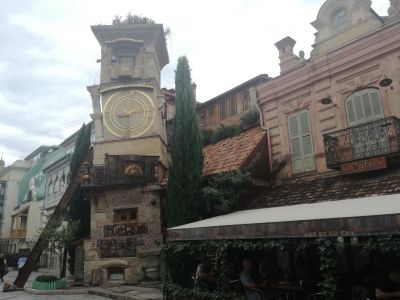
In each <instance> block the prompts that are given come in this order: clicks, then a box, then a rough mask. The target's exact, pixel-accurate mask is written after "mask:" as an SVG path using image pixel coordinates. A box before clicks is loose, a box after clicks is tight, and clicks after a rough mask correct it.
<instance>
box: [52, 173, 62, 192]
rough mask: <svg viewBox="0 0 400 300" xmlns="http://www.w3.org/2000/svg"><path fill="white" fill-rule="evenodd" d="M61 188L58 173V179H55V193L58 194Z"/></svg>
mask: <svg viewBox="0 0 400 300" xmlns="http://www.w3.org/2000/svg"><path fill="white" fill-rule="evenodd" d="M59 188H60V184H59V182H58V174H57V176H56V179H55V180H54V185H53V194H57V193H58V191H59Z"/></svg>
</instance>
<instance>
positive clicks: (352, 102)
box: [346, 89, 384, 127]
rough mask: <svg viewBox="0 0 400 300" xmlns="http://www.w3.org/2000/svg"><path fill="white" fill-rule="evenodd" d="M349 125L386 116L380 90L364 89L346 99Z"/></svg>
mask: <svg viewBox="0 0 400 300" xmlns="http://www.w3.org/2000/svg"><path fill="white" fill-rule="evenodd" d="M346 110H347V121H348V123H349V127H352V126H356V125H359V124H363V123H366V122H370V121H374V120H378V119H382V118H384V114H383V109H382V102H381V99H380V96H379V91H378V90H376V89H364V90H361V91H358V92H356V93H354V94H352V95H351V96H350V97H349V98H348V99H347V100H346Z"/></svg>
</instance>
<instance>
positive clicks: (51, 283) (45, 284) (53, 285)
mask: <svg viewBox="0 0 400 300" xmlns="http://www.w3.org/2000/svg"><path fill="white" fill-rule="evenodd" d="M66 286H67V283H66V281H65V280H64V279H58V278H57V277H56V276H53V275H40V276H38V277H36V279H35V280H34V281H33V282H32V288H33V289H36V290H41V291H49V290H57V289H63V288H65V287H66Z"/></svg>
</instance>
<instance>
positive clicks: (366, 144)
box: [324, 117, 400, 169]
mask: <svg viewBox="0 0 400 300" xmlns="http://www.w3.org/2000/svg"><path fill="white" fill-rule="evenodd" d="M324 146H325V156H326V164H327V166H328V168H331V169H338V168H339V167H340V164H342V163H345V162H351V161H356V160H361V159H367V158H372V157H377V156H389V155H392V154H400V120H399V119H397V118H395V117H388V118H385V119H381V120H377V121H373V122H369V123H365V124H361V125H358V126H354V127H349V128H346V129H343V130H339V131H334V132H330V133H327V134H324Z"/></svg>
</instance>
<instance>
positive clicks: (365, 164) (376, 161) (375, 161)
mask: <svg viewBox="0 0 400 300" xmlns="http://www.w3.org/2000/svg"><path fill="white" fill-rule="evenodd" d="M340 168H341V170H342V173H343V174H355V173H362V172H368V171H374V170H381V169H386V168H387V162H386V157H384V156H380V157H374V158H369V159H363V160H357V161H352V162H348V163H343V164H341V165H340Z"/></svg>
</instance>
